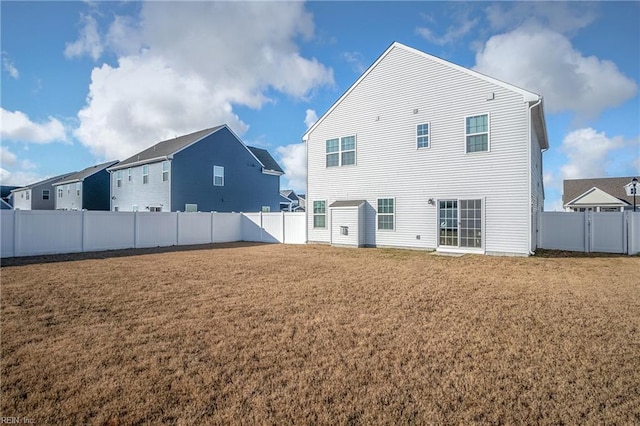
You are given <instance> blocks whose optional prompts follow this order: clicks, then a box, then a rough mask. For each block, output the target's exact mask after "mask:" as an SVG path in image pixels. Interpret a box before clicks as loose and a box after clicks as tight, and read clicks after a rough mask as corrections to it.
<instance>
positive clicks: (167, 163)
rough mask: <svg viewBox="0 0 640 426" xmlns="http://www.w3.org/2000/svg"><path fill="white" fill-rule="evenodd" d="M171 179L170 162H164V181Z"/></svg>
mask: <svg viewBox="0 0 640 426" xmlns="http://www.w3.org/2000/svg"><path fill="white" fill-rule="evenodd" d="M168 180H169V162H168V161H163V162H162V181H163V182H166V181H168Z"/></svg>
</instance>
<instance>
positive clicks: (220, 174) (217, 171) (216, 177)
mask: <svg viewBox="0 0 640 426" xmlns="http://www.w3.org/2000/svg"><path fill="white" fill-rule="evenodd" d="M213 186H224V167H223V166H213Z"/></svg>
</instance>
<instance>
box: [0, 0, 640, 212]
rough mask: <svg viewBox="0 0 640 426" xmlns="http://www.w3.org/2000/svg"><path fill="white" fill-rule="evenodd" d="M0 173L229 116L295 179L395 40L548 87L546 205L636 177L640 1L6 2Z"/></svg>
mask: <svg viewBox="0 0 640 426" xmlns="http://www.w3.org/2000/svg"><path fill="white" fill-rule="evenodd" d="M0 12H1V32H2V33H1V36H2V38H1V45H2V48H1V50H2V70H1V107H2V121H1V128H0V129H1V134H0V135H1V138H2V144H1V151H0V154H1V157H0V178H1V180H2V184H6V185H25V184H29V183H31V182H34V181H37V180H40V179H43V178H45V177H50V176H55V175H58V174H62V173H65V172H70V171H76V170H81V169H83V168H85V167H88V166H90V165H93V164H97V163H99V162H103V161H106V160H112V159H124V158H125V157H127V156H129V155H132V154H134V153H135V152H138V151H140V150H142V149H144V148H146V147H148V146H150V145H152V144H154V143H156V142H158V141H161V140H164V139H167V138H170V137H174V136H176V135H181V134H186V133H189V132H191V131H196V130H200V129H203V128H207V127H212V126H215V125H218V124H220V123H223V122H225V123H227V124H229V125H230V127H232V128H233V129H234V130H235V131H236V133H237V134H238V135H239V136H240V137H241V138H242V139H243V141H244V142H245V143H247V144H248V145H253V146H258V147H262V148H267V149H269V151H270V152H271V153H272V154H273V155H274V156H275V157H276V159H277V160H278V161H279V162H280V164H281V165H282V166H283V168H284V169H285V171H286V172H287V174H286V175H285V176H284V177H283V178H282V179H281V187H282V188H283V189H284V188H293V189H295V190H296V191H298V192H304V181H305V173H306V171H305V168H304V164H305V162H304V146H303V145H302V144H301V137H302V134H303V133H304V132H305V130H306V129H307V127H308V126H309V125H310V124H311V123H313V121H314V120H316V119H317V117H319V116H321V115H322V114H323V113H324V112H325V111H326V110H327V109H328V108H329V107H330V106H331V104H332V103H333V102H334V101H335V100H336V99H337V98H338V97H339V96H340V95H342V93H344V91H345V90H347V89H348V87H349V86H350V85H351V84H353V82H355V80H356V79H357V78H358V77H359V75H360V74H361V73H362V72H363V71H364V70H365V69H366V68H367V67H368V66H369V65H371V64H372V63H373V62H374V61H375V60H376V58H377V57H378V56H379V55H380V54H382V52H383V51H384V50H385V49H386V48H387V47H388V46H389V45H390V44H391V43H392V42H394V41H399V42H401V43H404V44H406V45H408V46H411V47H414V48H416V49H419V50H422V51H424V52H427V53H429V54H432V55H435V56H439V57H441V58H443V59H446V60H449V61H451V62H454V63H456V64H459V65H462V66H465V67H468V68H472V69H476V70H478V71H481V72H483V73H485V74H488V75H491V76H493V77H496V78H499V79H502V80H505V81H507V82H510V83H512V84H515V85H517V86H520V87H523V88H525V89H528V90H530V91H533V92H536V93H540V94H542V95H543V96H544V99H545V110H546V113H547V116H546V119H547V127H548V135H549V141H550V149H549V150H548V151H547V152H546V153H545V154H544V156H543V158H544V172H545V190H546V203H545V208H546V210H556V209H557V210H559V209H561V192H562V181H563V179H565V178H583V177H602V176H632V175H640V95H639V90H638V85H639V80H640V3H639V2H569V3H560V2H549V3H547V2H513V3H510V2H498V3H485V2H468V3H467V2H306V3H304V2H259V3H250V2H148V3H141V2H12V1H2V2H1V3H0Z"/></svg>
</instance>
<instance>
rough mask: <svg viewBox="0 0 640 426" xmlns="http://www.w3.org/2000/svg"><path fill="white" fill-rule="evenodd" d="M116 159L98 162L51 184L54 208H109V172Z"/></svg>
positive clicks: (107, 209)
mask: <svg viewBox="0 0 640 426" xmlns="http://www.w3.org/2000/svg"><path fill="white" fill-rule="evenodd" d="M117 163H118V162H117V161H109V162H107V163H102V164H98V165H95V166H91V167H87V168H86V169H84V170H82V171H80V172H77V173H73V174H71V175H69V176H67V177H65V178H64V179H61V180H59V181H57V182H55V183H54V184H53V188H54V195H53V196H54V198H55V209H56V210H83V209H84V210H106V211H109V209H110V205H111V204H110V197H111V195H110V191H109V172H108V171H107V167H111V166H113V165H115V164H117Z"/></svg>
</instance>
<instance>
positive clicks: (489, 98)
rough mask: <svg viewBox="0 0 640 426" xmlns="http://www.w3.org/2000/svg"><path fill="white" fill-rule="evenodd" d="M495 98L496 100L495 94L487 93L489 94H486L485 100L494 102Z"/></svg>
mask: <svg viewBox="0 0 640 426" xmlns="http://www.w3.org/2000/svg"><path fill="white" fill-rule="evenodd" d="M495 98H496V94H495V93H493V92H489V93H487V100H488V101H492V100H494V99H495Z"/></svg>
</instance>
